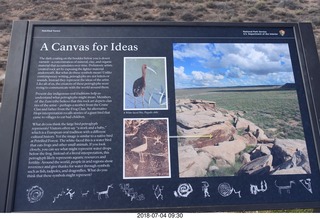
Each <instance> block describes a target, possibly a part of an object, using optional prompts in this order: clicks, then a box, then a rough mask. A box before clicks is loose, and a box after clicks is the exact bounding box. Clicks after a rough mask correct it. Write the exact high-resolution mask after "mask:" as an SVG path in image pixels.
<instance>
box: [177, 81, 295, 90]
mask: <svg viewBox="0 0 320 219" xmlns="http://www.w3.org/2000/svg"><path fill="white" fill-rule="evenodd" d="M295 84H296V83H285V84H282V85H278V84H273V85H272V84H271V85H265V84H264V85H245V86H241V85H235V86H226V87H184V88H175V89H176V90H179V89H205V88H250V87H282V86H285V85H295Z"/></svg>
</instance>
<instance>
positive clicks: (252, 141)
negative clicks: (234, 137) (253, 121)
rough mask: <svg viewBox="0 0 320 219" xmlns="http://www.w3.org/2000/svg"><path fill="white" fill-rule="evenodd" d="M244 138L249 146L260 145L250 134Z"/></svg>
mask: <svg viewBox="0 0 320 219" xmlns="http://www.w3.org/2000/svg"><path fill="white" fill-rule="evenodd" d="M242 136H243V137H244V138H245V139H246V144H247V145H256V144H257V143H258V142H257V138H256V137H255V136H254V135H253V134H252V133H250V132H248V133H244V134H243V135H242Z"/></svg>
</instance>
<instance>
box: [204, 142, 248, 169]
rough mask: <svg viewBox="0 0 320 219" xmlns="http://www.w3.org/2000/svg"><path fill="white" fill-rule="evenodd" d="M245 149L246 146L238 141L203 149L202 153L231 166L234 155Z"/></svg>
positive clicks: (233, 161)
mask: <svg viewBox="0 0 320 219" xmlns="http://www.w3.org/2000/svg"><path fill="white" fill-rule="evenodd" d="M245 148H246V144H245V143H244V142H243V141H240V140H234V141H224V142H221V143H220V144H219V146H207V147H203V148H202V151H205V152H207V153H209V154H210V155H211V156H212V157H213V158H215V159H223V160H225V161H226V162H227V163H229V164H231V165H233V164H234V163H235V155H236V154H238V153H239V152H241V151H242V150H244V149H245Z"/></svg>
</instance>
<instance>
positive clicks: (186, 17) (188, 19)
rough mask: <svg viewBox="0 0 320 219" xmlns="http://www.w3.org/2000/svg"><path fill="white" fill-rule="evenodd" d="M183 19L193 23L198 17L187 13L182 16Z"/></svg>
mask: <svg viewBox="0 0 320 219" xmlns="http://www.w3.org/2000/svg"><path fill="white" fill-rule="evenodd" d="M181 19H182V20H184V21H193V20H194V19H196V17H195V16H194V15H193V14H191V13H190V12H186V13H184V14H183V15H182V16H181Z"/></svg>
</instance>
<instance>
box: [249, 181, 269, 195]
mask: <svg viewBox="0 0 320 219" xmlns="http://www.w3.org/2000/svg"><path fill="white" fill-rule="evenodd" d="M267 190H268V184H267V182H266V181H265V180H263V181H261V183H260V188H259V187H258V185H252V184H250V192H251V194H252V195H257V194H258V193H259V192H265V191H267Z"/></svg>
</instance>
